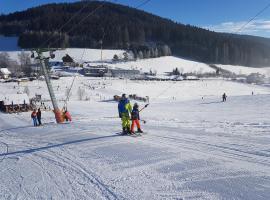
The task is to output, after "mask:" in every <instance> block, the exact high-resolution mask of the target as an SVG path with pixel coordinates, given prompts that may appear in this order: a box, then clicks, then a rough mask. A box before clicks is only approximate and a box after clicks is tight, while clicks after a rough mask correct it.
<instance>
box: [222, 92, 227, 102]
mask: <svg viewBox="0 0 270 200" xmlns="http://www.w3.org/2000/svg"><path fill="white" fill-rule="evenodd" d="M226 100H227V95H226V93H225V92H224V94H223V95H222V101H223V102H225V101H226Z"/></svg>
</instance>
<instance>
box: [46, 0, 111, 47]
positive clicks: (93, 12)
mask: <svg viewBox="0 0 270 200" xmlns="http://www.w3.org/2000/svg"><path fill="white" fill-rule="evenodd" d="M107 2H108V1H107V0H104V1H102V3H101V4H100V5H99V6H97V7H96V8H95V9H94V10H93V11H92V12H90V13H89V14H88V15H86V16H85V17H84V18H83V19H81V20H80V21H79V22H78V23H77V24H76V25H75V26H73V27H71V28H70V29H69V30H68V31H66V32H65V33H66V34H68V33H70V32H71V31H73V30H74V29H75V28H76V27H78V26H79V25H80V24H81V23H82V22H84V21H85V20H86V19H87V18H88V17H90V16H92V15H94V14H95V13H96V12H97V11H98V10H99V9H101V8H102V7H103V6H104V5H105V4H106V3H107ZM59 40H60V38H58V39H56V40H54V41H53V42H51V43H49V47H50V46H51V45H54V44H55V43H56V42H58V41H59Z"/></svg>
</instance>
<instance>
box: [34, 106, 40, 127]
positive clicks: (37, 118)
mask: <svg viewBox="0 0 270 200" xmlns="http://www.w3.org/2000/svg"><path fill="white" fill-rule="evenodd" d="M31 118H32V120H33V123H34V126H41V125H42V123H41V110H40V108H39V109H38V110H36V109H34V110H33V112H32V113H31Z"/></svg>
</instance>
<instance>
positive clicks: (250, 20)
mask: <svg viewBox="0 0 270 200" xmlns="http://www.w3.org/2000/svg"><path fill="white" fill-rule="evenodd" d="M269 7H270V3H268V4H267V5H266V6H265V7H264V8H263V9H261V10H260V11H259V12H257V13H256V15H254V16H253V17H251V18H250V19H249V20H248V21H247V22H246V23H245V24H244V25H243V26H241V27H240V28H239V29H238V30H237V31H235V32H233V33H232V34H237V33H239V32H241V31H242V30H243V29H244V28H245V27H246V26H247V25H248V24H250V23H251V22H252V21H253V20H255V19H256V17H258V16H259V15H261V14H262V13H263V12H264V11H266V10H267V9H268V8H269ZM174 83H175V82H172V84H170V85H169V86H168V87H167V88H165V89H164V90H163V91H162V92H160V93H159V94H158V95H157V96H155V97H154V100H156V99H157V98H158V97H160V96H161V95H163V94H164V93H165V92H167V91H168V90H169V89H171V86H172V85H173V84H174Z"/></svg>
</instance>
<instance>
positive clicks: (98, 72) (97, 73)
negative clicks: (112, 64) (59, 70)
mask: <svg viewBox="0 0 270 200" xmlns="http://www.w3.org/2000/svg"><path fill="white" fill-rule="evenodd" d="M108 71H109V69H108V67H107V66H104V65H97V66H90V65H87V66H86V67H84V69H83V74H84V75H85V76H92V77H103V76H104V75H105V74H106V73H108Z"/></svg>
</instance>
